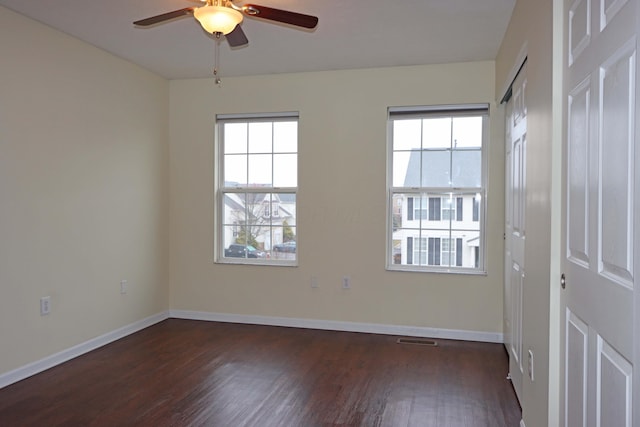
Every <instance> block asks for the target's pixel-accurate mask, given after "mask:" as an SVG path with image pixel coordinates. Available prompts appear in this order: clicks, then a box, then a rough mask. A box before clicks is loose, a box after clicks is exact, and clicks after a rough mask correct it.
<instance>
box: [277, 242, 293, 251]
mask: <svg viewBox="0 0 640 427" xmlns="http://www.w3.org/2000/svg"><path fill="white" fill-rule="evenodd" d="M273 250H274V252H292V253H295V251H296V242H284V243H282V244H279V245H274V246H273Z"/></svg>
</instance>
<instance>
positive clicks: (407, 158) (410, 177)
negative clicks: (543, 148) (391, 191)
mask: <svg viewBox="0 0 640 427" xmlns="http://www.w3.org/2000/svg"><path fill="white" fill-rule="evenodd" d="M416 153H419V152H418V151H411V152H408V151H400V152H398V153H394V155H393V186H394V187H418V186H419V185H420V157H419V156H418V155H416ZM410 163H411V164H410Z"/></svg>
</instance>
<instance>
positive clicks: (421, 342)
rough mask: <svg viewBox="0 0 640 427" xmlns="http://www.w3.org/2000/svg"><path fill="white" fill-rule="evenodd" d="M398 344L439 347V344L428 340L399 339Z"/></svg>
mask: <svg viewBox="0 0 640 427" xmlns="http://www.w3.org/2000/svg"><path fill="white" fill-rule="evenodd" d="M396 342H397V343H398V344H414V345H428V346H431V347H437V346H438V343H437V342H436V341H434V340H428V339H426V338H398V341H396Z"/></svg>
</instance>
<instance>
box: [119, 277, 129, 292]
mask: <svg viewBox="0 0 640 427" xmlns="http://www.w3.org/2000/svg"><path fill="white" fill-rule="evenodd" d="M128 290H129V282H127V281H126V280H121V281H120V293H121V294H126V293H127V291H128Z"/></svg>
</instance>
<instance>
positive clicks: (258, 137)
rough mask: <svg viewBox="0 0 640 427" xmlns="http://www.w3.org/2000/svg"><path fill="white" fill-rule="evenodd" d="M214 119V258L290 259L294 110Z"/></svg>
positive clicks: (295, 158) (293, 243)
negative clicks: (215, 238)
mask: <svg viewBox="0 0 640 427" xmlns="http://www.w3.org/2000/svg"><path fill="white" fill-rule="evenodd" d="M216 121H217V148H218V149H217V163H216V166H217V170H218V176H217V213H216V215H217V230H218V233H217V236H218V237H217V242H216V245H217V246H216V247H217V254H218V255H217V260H218V262H227V263H246V264H278V265H283V264H284V265H295V264H296V262H297V251H296V247H297V245H296V240H297V228H296V211H297V205H296V199H297V186H298V115H297V113H283V114H273V115H218V116H217V117H216ZM283 248H286V250H282V249H283Z"/></svg>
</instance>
